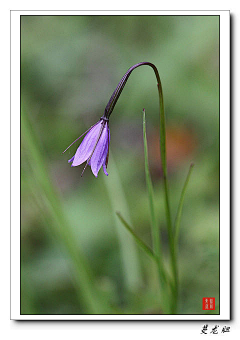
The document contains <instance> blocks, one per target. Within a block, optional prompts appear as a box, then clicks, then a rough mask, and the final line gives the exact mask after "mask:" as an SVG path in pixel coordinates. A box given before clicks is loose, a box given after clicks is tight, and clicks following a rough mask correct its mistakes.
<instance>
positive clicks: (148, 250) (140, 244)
mask: <svg viewBox="0 0 240 340" xmlns="http://www.w3.org/2000/svg"><path fill="white" fill-rule="evenodd" d="M116 214H117V216H118V218H119V219H120V221H121V222H122V224H123V225H124V227H125V228H126V229H127V230H128V231H129V232H130V234H131V235H132V236H133V238H134V240H135V241H136V243H137V244H138V245H139V246H140V247H141V248H142V250H144V251H145V253H146V254H147V255H149V256H150V257H151V258H153V259H154V260H155V261H156V256H155V255H154V253H153V251H152V250H151V249H150V248H149V247H148V246H147V245H146V244H145V243H144V242H143V241H142V240H141V239H140V238H139V237H138V236H137V234H136V233H135V232H134V231H133V229H132V228H131V227H130V225H129V224H128V223H127V222H126V221H125V219H124V218H123V217H122V215H121V214H120V212H116Z"/></svg>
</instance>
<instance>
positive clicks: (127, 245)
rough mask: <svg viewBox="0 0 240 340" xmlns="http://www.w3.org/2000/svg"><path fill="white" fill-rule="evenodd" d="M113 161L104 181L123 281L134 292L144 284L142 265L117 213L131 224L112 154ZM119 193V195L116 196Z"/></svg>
mask: <svg viewBox="0 0 240 340" xmlns="http://www.w3.org/2000/svg"><path fill="white" fill-rule="evenodd" d="M110 159H111V165H110V167H111V175H109V176H108V177H107V176H105V175H104V176H103V181H104V183H105V187H106V190H107V193H108V197H109V208H110V209H109V211H111V212H112V214H113V218H114V224H115V227H116V233H117V237H118V242H119V249H120V256H121V259H122V261H121V265H122V269H123V270H122V272H123V280H124V285H125V289H126V290H130V291H134V290H136V288H137V287H140V286H141V285H142V282H143V278H142V271H141V265H140V261H139V254H138V251H137V245H136V244H135V242H134V240H133V239H132V238H131V237H129V235H127V234H126V233H125V231H124V230H123V228H122V224H121V222H120V221H119V218H118V217H117V216H116V211H121V212H122V214H124V216H125V218H126V219H127V220H128V221H129V222H130V223H131V216H130V211H129V207H128V203H127V201H126V197H125V193H124V189H123V185H122V180H121V177H120V174H119V171H118V167H117V165H116V163H115V161H114V156H113V154H112V153H111V152H110ZM116 193H117V195H116Z"/></svg>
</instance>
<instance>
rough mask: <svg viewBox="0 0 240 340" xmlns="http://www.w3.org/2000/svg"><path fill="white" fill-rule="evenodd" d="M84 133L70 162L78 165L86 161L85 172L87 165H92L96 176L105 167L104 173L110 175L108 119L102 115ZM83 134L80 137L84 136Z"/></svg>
mask: <svg viewBox="0 0 240 340" xmlns="http://www.w3.org/2000/svg"><path fill="white" fill-rule="evenodd" d="M84 134H86V136H85V137H84V139H83V141H82V143H81V144H80V146H79V147H78V149H77V151H76V153H75V155H74V156H73V157H72V158H71V159H69V161H68V163H72V165H71V166H78V165H80V164H82V163H84V162H86V165H85V167H84V169H83V172H84V171H85V169H86V167H87V165H90V166H91V169H92V172H93V174H94V176H95V177H97V176H98V172H99V170H100V169H101V167H103V171H104V173H105V174H106V175H107V176H108V173H107V163H108V153H109V143H110V129H109V122H108V119H107V118H105V117H102V118H101V119H100V120H99V121H98V122H97V123H96V124H95V125H93V126H92V127H91V128H90V129H88V130H87V131H86V132H85V133H84ZM84 134H83V135H84ZM83 135H81V136H80V137H82V136H83ZM80 137H79V138H80ZM79 138H78V139H79ZM78 139H77V140H78ZM77 140H76V141H77ZM76 141H74V142H73V143H75V142H76ZM73 143H72V144H73ZM72 144H71V145H72ZM71 145H70V146H71ZM70 146H69V147H70ZM69 147H68V148H69ZM68 148H67V149H68ZM67 149H66V150H67ZM66 150H65V151H66ZM65 151H64V152H65ZM83 172H82V174H83Z"/></svg>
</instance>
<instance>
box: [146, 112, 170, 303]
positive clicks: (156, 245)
mask: <svg viewBox="0 0 240 340" xmlns="http://www.w3.org/2000/svg"><path fill="white" fill-rule="evenodd" d="M143 140H144V158H145V174H146V183H147V188H148V198H149V207H150V216H151V230H152V242H153V249H154V254H155V256H156V258H157V268H158V276H159V280H160V284H161V286H162V295H163V299H164V307H165V306H167V303H166V301H167V299H168V295H169V292H168V289H169V286H168V283H170V287H171V282H169V280H168V278H167V275H166V272H165V269H164V266H163V256H162V249H161V239H160V228H159V224H158V222H157V220H156V215H155V209H154V199H153V186H152V180H151V175H150V171H149V164H148V147H147V134H146V115H145V110H144V109H143Z"/></svg>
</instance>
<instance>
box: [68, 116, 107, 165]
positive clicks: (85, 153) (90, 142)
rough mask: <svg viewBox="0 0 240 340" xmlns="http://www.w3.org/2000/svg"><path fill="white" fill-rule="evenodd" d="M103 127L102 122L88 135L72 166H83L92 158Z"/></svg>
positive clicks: (79, 148)
mask: <svg viewBox="0 0 240 340" xmlns="http://www.w3.org/2000/svg"><path fill="white" fill-rule="evenodd" d="M101 127H102V124H101V121H100V122H99V123H98V124H96V125H95V126H93V128H92V129H91V130H90V131H89V132H88V133H87V134H86V136H85V137H84V139H83V141H82V143H81V144H80V146H79V147H78V149H77V151H76V153H75V155H74V159H73V163H72V166H78V165H80V164H82V163H83V162H85V161H86V160H87V159H88V158H89V157H90V156H91V153H92V151H93V149H94V146H95V144H96V141H97V139H98V136H99V133H100V129H101ZM71 160H72V158H71ZM71 160H69V161H71Z"/></svg>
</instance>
